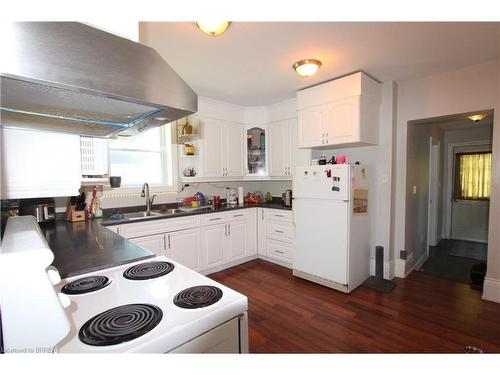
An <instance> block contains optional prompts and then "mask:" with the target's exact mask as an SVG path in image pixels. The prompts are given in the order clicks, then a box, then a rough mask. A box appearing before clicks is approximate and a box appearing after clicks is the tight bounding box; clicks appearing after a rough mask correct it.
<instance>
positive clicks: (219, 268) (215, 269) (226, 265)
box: [200, 254, 260, 275]
mask: <svg viewBox="0 0 500 375" xmlns="http://www.w3.org/2000/svg"><path fill="white" fill-rule="evenodd" d="M258 258H260V257H259V256H258V255H257V254H255V255H251V256H249V257H245V258H242V259H238V260H236V261H233V262H230V263H224V264H221V265H220V266H217V267H213V268H210V269H208V270H203V271H200V273H201V274H202V275H210V274H211V273H215V272H219V271H223V270H225V269H227V268H231V267H234V266H237V265H240V264H243V263H246V262H250V261H251V260H255V259H258Z"/></svg>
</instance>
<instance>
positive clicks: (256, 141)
mask: <svg viewBox="0 0 500 375" xmlns="http://www.w3.org/2000/svg"><path fill="white" fill-rule="evenodd" d="M247 173H248V174H249V175H254V176H265V175H266V173H267V171H266V130H265V129H262V128H259V127H253V128H251V129H248V130H247Z"/></svg>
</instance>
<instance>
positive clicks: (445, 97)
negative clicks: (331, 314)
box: [393, 60, 500, 300]
mask: <svg viewBox="0 0 500 375" xmlns="http://www.w3.org/2000/svg"><path fill="white" fill-rule="evenodd" d="M498 71H499V61H497V60H495V61H491V62H487V63H483V64H478V65H474V66H470V67H466V68H463V69H459V70H454V71H450V72H446V73H442V74H438V75H433V76H429V77H425V78H421V79H417V80H411V81H404V82H400V83H399V84H398V97H397V138H396V141H397V143H396V168H395V171H394V172H395V185H396V186H395V188H396V189H395V194H396V195H395V207H394V208H395V215H394V238H393V240H394V251H395V254H398V253H399V250H403V249H405V244H406V238H405V237H406V236H407V235H408V236H409V235H410V234H411V231H412V230H413V228H411V227H409V226H408V225H407V223H406V218H407V217H408V216H411V215H412V214H413V213H412V212H408V211H407V207H406V194H407V189H411V186H410V185H409V184H407V183H406V153H407V137H408V133H407V129H408V121H412V120H418V119H427V118H433V117H438V116H445V115H451V114H456V113H464V112H473V111H478V110H485V109H500V107H499V98H498V87H499V78H498ZM497 118H498V116H496V118H495V123H497V122H498V120H497ZM497 128H498V127H497V126H495V134H494V137H495V138H496V139H494V144H495V145H497V146H496V147H498V149H500V144H499V143H500V133H499V132H498V129H497ZM493 152H494V153H495V146H494V148H493ZM495 162H496V163H500V155H494V161H493V163H494V165H495ZM494 171H495V168H494ZM495 173H496V175H495V176H496V178H497V180H496V183H498V184H499V185H500V171H498V169H497V170H496V171H495ZM498 200H500V190H499V188H496V189H493V192H492V200H491V204H492V208H493V207H497V209H498V208H500V207H499V206H498V204H499V203H496V201H498ZM494 213H495V210H494V209H492V210H491V212H490V215H494ZM497 214H498V211H497ZM490 217H491V216H490ZM491 222H494V221H491ZM497 232H498V231H497ZM493 233H495V231H490V241H489V242H490V245H489V260H488V264H489V267H488V273H490V268H494V266H492V265H491V262H490V261H491V260H492V259H495V258H496V259H497V261H498V263H497V264H498V272H496V271H495V272H494V274H495V276H496V277H498V278H499V279H500V236H498V237H497V236H496V235H495V234H493ZM406 250H407V251H408V255H409V256H408V258H409V259H407V261H406V262H405V261H404V260H401V259H397V258H396V276H400V277H404V276H405V274H406V273H407V272H409V271H410V270H411V269H412V267H413V265H414V262H415V260H416V259H414V254H413V251H412V249H406ZM492 272H493V271H492ZM499 297H500V294H499ZM499 300H500V299H499Z"/></svg>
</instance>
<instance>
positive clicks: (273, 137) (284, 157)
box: [269, 121, 290, 176]
mask: <svg viewBox="0 0 500 375" xmlns="http://www.w3.org/2000/svg"><path fill="white" fill-rule="evenodd" d="M289 147H290V137H289V130H288V121H278V122H274V123H272V124H269V150H270V154H269V174H270V176H287V175H288V168H289V167H290V165H289V164H290V163H289V150H288V149H289Z"/></svg>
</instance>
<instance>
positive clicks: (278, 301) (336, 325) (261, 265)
mask: <svg viewBox="0 0 500 375" xmlns="http://www.w3.org/2000/svg"><path fill="white" fill-rule="evenodd" d="M209 277H210V278H212V279H214V280H216V281H218V282H220V283H222V284H224V285H227V286H228V287H230V288H233V289H235V290H237V291H239V292H241V293H243V294H245V295H246V296H247V297H248V303H249V309H248V314H249V341H250V352H251V353H463V352H464V346H465V345H474V346H476V347H479V348H481V349H483V350H484V351H485V352H489V353H492V352H495V353H500V304H496V303H493V302H487V301H483V300H481V291H479V290H476V289H472V288H471V287H469V286H468V285H465V284H462V283H457V282H454V281H451V280H447V279H442V278H438V277H435V276H432V275H427V274H425V273H423V272H412V273H411V274H410V275H409V276H408V277H407V278H405V279H396V282H397V286H396V288H395V289H393V291H392V292H391V293H387V294H386V293H382V292H378V291H375V290H372V289H368V288H366V287H363V286H361V287H359V288H358V289H356V290H355V291H354V292H353V293H351V294H350V295H346V294H343V293H341V292H337V291H335V290H332V289H329V288H326V287H323V286H321V285H317V284H314V283H312V282H309V281H306V280H302V279H300V278H297V277H294V276H292V272H291V270H289V269H287V268H284V267H281V266H278V265H275V264H273V263H269V262H266V261H263V260H254V261H251V262H248V263H244V264H242V265H239V266H236V267H233V268H230V269H227V270H224V271H221V272H218V273H214V274H212V275H210V276H209Z"/></svg>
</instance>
